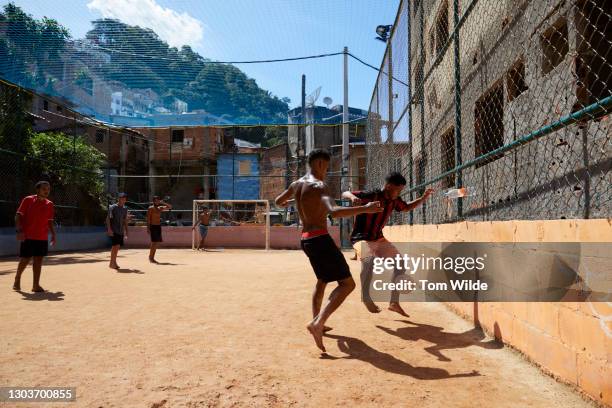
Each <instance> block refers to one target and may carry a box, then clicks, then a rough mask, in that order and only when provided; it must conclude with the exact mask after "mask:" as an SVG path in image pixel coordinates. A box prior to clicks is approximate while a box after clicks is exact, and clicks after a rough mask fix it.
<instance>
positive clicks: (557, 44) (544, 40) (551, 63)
mask: <svg viewBox="0 0 612 408" xmlns="http://www.w3.org/2000/svg"><path fill="white" fill-rule="evenodd" d="M540 44H541V45H542V74H543V75H546V74H548V73H549V72H550V71H552V70H553V69H554V68H555V67H556V66H557V65H559V64H560V63H561V62H562V61H563V59H564V58H565V55H566V54H567V52H568V51H569V42H568V40H567V22H566V21H565V19H560V20H558V21H557V22H556V23H555V24H554V25H553V26H552V27H550V28H549V29H548V30H546V32H545V33H544V34H542V36H541V37H540Z"/></svg>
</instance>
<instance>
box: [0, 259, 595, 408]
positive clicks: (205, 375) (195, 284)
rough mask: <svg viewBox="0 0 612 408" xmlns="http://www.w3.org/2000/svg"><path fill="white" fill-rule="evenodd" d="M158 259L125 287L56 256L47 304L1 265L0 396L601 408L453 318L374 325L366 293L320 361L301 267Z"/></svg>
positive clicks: (107, 403)
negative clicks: (51, 393) (58, 393)
mask: <svg viewBox="0 0 612 408" xmlns="http://www.w3.org/2000/svg"><path fill="white" fill-rule="evenodd" d="M346 255H347V256H348V255H349V254H348V253H347V254H346ZM158 259H159V260H160V262H163V263H162V264H160V265H151V264H149V263H148V261H147V253H146V251H145V250H135V249H130V250H123V251H121V253H120V257H119V265H121V266H122V267H123V268H125V269H123V270H121V271H119V272H116V271H114V270H111V269H108V268H107V263H108V261H107V253H106V252H93V253H85V254H76V253H69V254H62V255H54V256H51V257H49V258H47V259H46V262H45V265H44V269H43V277H42V281H41V284H42V286H43V287H45V288H46V289H47V290H48V291H49V293H46V294H41V295H35V294H32V293H30V292H22V293H17V292H13V291H12V290H11V286H12V282H13V278H14V268H15V267H16V259H6V258H5V259H1V260H0V333H2V334H1V336H0V386H47V387H51V386H54V387H64V386H71V387H76V389H77V401H76V403H71V404H54V405H51V404H41V403H34V404H25V403H20V404H18V406H19V407H26V406H33V407H42V406H58V405H59V406H62V407H68V406H78V407H122V408H123V407H157V408H159V407H251V406H252V407H287V406H296V407H303V406H312V407H329V406H353V407H355V406H357V407H367V406H376V407H391V406H394V407H408V406H420V407H444V408H450V407H453V408H454V407H518V406H520V407H551V406H556V407H586V406H589V407H590V406H592V405H591V404H590V403H587V402H585V401H584V400H583V399H582V398H581V397H580V396H579V395H578V394H576V393H575V392H574V391H572V390H571V389H570V388H569V387H567V386H565V385H562V384H559V383H557V382H555V381H554V380H553V379H551V378H549V377H547V376H546V375H543V374H542V373H541V372H540V371H539V370H538V369H537V368H535V367H534V366H532V365H530V364H529V363H527V362H526V361H525V360H524V359H523V358H521V357H520V356H519V355H518V354H517V353H516V352H514V351H512V350H509V349H507V348H502V347H501V346H500V345H498V344H497V343H495V342H493V341H491V339H490V338H487V337H485V336H484V335H483V334H482V333H481V332H479V331H478V330H475V329H474V328H473V326H471V325H470V324H469V323H468V322H466V321H464V320H462V319H461V318H459V317H457V316H456V315H454V314H453V313H452V312H450V311H449V310H448V309H446V307H445V306H444V305H442V304H434V303H406V304H404V306H405V308H406V309H407V311H408V313H409V314H410V318H402V317H401V316H399V315H397V314H394V313H391V312H388V311H383V312H382V313H380V314H378V315H373V314H370V313H368V312H367V311H366V309H365V308H364V306H363V305H362V304H361V302H360V299H359V294H358V290H357V291H356V292H354V293H353V294H351V295H350V297H349V298H348V300H347V302H346V303H345V304H344V305H343V306H342V307H341V308H340V309H339V310H338V312H337V313H336V314H335V315H333V316H332V318H331V319H330V320H329V321H328V322H329V323H328V324H329V325H331V326H333V328H334V330H333V331H332V332H331V333H330V335H329V336H328V337H326V338H325V339H324V342H325V345H326V347H327V350H328V353H327V354H326V355H321V353H319V352H318V349H317V348H316V347H315V345H314V342H313V340H312V337H311V336H310V335H309V334H308V332H307V331H306V329H305V325H306V324H307V322H308V321H309V319H310V295H311V291H312V288H313V285H314V281H315V280H314V275H313V273H312V271H311V269H310V265H309V264H308V262H307V259H306V257H305V256H304V254H303V253H301V252H299V251H271V252H265V251H257V250H225V251H220V252H205V253H196V252H193V251H191V250H187V249H184V250H182V249H162V250H160V251H159V252H158ZM349 263H350V265H351V269H352V271H353V276H355V277H358V270H359V264H358V263H357V262H356V261H349ZM31 280H32V272H31V269H30V268H29V269H28V270H26V272H25V273H24V277H23V279H22V288H23V289H26V290H27V289H30V287H31V286H30V285H31ZM0 406H7V405H6V404H4V405H2V403H0Z"/></svg>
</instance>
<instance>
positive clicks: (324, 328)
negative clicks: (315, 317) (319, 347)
mask: <svg viewBox="0 0 612 408" xmlns="http://www.w3.org/2000/svg"><path fill="white" fill-rule="evenodd" d="M332 330H334V328H333V327H329V326H323V333H327V332H328V331H332Z"/></svg>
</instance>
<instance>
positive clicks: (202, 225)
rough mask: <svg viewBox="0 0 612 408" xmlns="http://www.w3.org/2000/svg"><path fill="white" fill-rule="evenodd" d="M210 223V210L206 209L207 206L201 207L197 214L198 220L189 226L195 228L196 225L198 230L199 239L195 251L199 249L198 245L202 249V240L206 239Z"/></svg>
mask: <svg viewBox="0 0 612 408" xmlns="http://www.w3.org/2000/svg"><path fill="white" fill-rule="evenodd" d="M209 223H210V211H208V207H202V211H200V214H199V215H198V222H196V224H195V225H194V226H193V228H191V229H192V230H195V229H196V227H198V226H199V228H198V231H199V232H200V241H199V242H198V247H197V248H196V250H197V251H199V250H200V247H201V248H202V250H203V251H204V250H205V249H204V241H206V235H208V225H209Z"/></svg>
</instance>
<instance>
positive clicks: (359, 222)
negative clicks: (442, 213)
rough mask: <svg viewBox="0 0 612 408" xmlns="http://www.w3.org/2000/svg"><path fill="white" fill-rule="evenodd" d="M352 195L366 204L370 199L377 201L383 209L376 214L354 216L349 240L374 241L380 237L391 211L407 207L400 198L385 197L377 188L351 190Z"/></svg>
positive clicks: (402, 209)
mask: <svg viewBox="0 0 612 408" xmlns="http://www.w3.org/2000/svg"><path fill="white" fill-rule="evenodd" d="M352 193H353V195H355V196H356V197H357V198H359V199H360V200H361V201H362V202H363V204H367V203H369V202H372V201H379V202H380V206H381V207H382V208H384V210H383V211H382V212H380V213H376V214H359V215H357V216H356V217H355V223H354V225H353V232H351V242H353V243H355V242H357V241H376V240H377V239H379V238H382V236H383V233H382V230H383V228H384V226H385V224H387V221H388V220H389V217H390V216H391V212H393V210H395V211H404V210H406V209H408V208H409V206H408V203H406V202H405V201H404V200H402V199H401V198H399V197H398V198H396V199H394V200H392V199H389V198H386V197H385V193H384V192H383V191H382V190H380V189H378V190H372V191H352Z"/></svg>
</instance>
